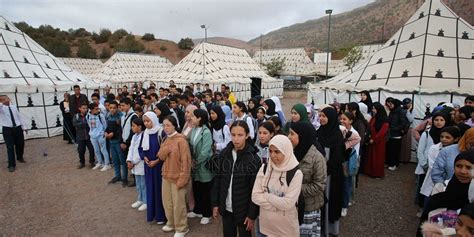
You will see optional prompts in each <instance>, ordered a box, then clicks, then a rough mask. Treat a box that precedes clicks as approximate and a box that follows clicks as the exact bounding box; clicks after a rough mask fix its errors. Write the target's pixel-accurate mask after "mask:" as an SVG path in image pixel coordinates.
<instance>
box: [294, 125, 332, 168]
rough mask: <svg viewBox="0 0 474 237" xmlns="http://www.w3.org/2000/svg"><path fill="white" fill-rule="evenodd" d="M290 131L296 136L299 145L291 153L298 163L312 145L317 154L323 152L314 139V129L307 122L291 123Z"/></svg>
mask: <svg viewBox="0 0 474 237" xmlns="http://www.w3.org/2000/svg"><path fill="white" fill-rule="evenodd" d="M290 128H291V130H293V131H294V132H295V133H296V134H298V138H299V143H298V145H297V146H296V147H295V148H294V149H293V152H294V154H295V156H296V159H297V160H298V161H301V160H302V159H303V158H304V156H305V155H306V153H308V150H309V148H311V146H312V145H314V146H315V147H316V148H317V149H318V150H319V152H321V150H322V151H324V148H322V146H321V144H319V142H318V139H317V138H316V129H315V128H314V126H313V125H312V124H311V123H309V122H308V121H302V122H292V123H291V124H290ZM322 154H323V155H324V153H322Z"/></svg>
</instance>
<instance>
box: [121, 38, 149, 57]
mask: <svg viewBox="0 0 474 237" xmlns="http://www.w3.org/2000/svg"><path fill="white" fill-rule="evenodd" d="M144 49H145V46H144V45H143V44H142V43H140V42H138V41H137V40H135V36H133V35H128V36H127V37H125V40H124V41H123V42H121V43H119V44H117V45H116V46H115V50H117V51H119V52H129V53H139V52H141V51H143V50H144Z"/></svg>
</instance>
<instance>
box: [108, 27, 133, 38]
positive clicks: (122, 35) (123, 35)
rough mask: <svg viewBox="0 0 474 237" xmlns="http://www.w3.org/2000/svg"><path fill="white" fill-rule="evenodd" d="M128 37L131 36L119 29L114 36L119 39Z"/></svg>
mask: <svg viewBox="0 0 474 237" xmlns="http://www.w3.org/2000/svg"><path fill="white" fill-rule="evenodd" d="M127 35H129V34H128V32H127V31H126V30H124V29H118V30H116V31H114V33H113V34H112V36H115V37H116V38H118V39H122V38H123V37H125V36H127Z"/></svg>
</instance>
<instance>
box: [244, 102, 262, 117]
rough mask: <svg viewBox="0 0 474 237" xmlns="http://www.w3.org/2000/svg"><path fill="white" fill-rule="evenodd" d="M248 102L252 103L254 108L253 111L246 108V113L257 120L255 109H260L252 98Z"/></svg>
mask: <svg viewBox="0 0 474 237" xmlns="http://www.w3.org/2000/svg"><path fill="white" fill-rule="evenodd" d="M250 101H252V102H253V104H254V107H253V109H250V107H249V106H247V107H248V112H249V113H250V114H251V115H252V118H254V119H257V109H258V107H260V105H259V104H258V102H257V100H256V99H254V98H250V99H249V102H250Z"/></svg>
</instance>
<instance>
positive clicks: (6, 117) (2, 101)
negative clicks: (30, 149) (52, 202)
mask: <svg viewBox="0 0 474 237" xmlns="http://www.w3.org/2000/svg"><path fill="white" fill-rule="evenodd" d="M0 125H1V126H2V131H3V139H4V140H5V144H6V145H7V154H8V171H10V172H13V171H15V167H16V161H15V155H16V159H17V160H18V162H20V163H25V159H23V151H24V149H25V137H24V135H23V131H25V132H28V130H27V128H26V123H25V121H24V120H23V118H22V116H21V115H20V112H19V111H18V108H17V107H16V106H15V105H12V104H10V98H9V97H8V96H6V95H1V96H0Z"/></svg>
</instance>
